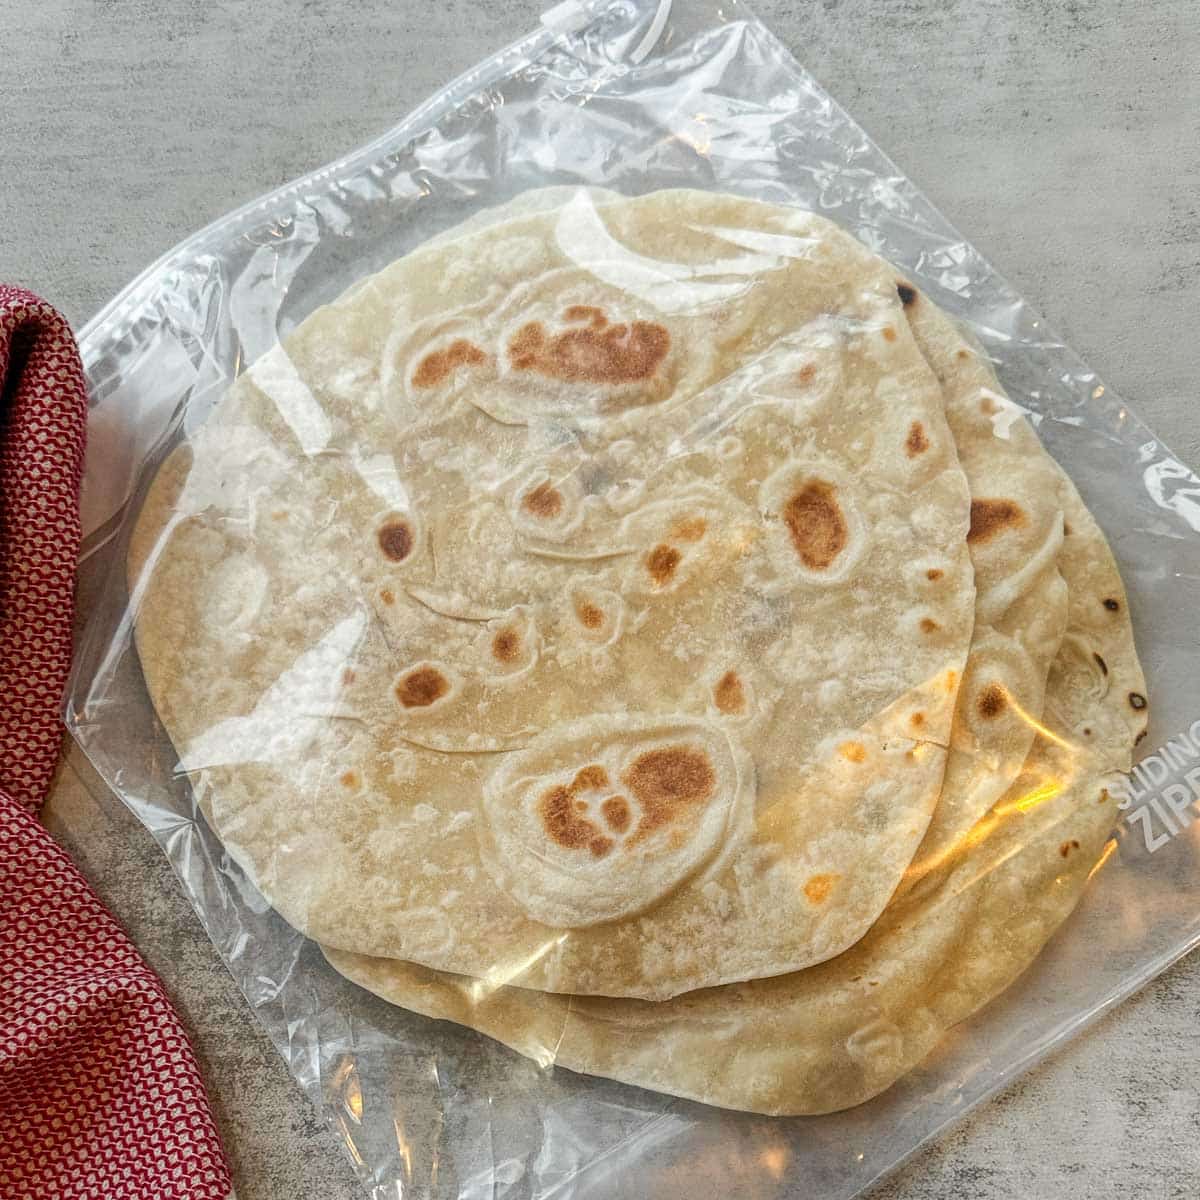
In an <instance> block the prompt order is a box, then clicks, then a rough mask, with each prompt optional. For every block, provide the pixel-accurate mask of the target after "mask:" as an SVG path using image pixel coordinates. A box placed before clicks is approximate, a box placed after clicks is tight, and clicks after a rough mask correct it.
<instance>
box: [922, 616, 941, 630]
mask: <svg viewBox="0 0 1200 1200" xmlns="http://www.w3.org/2000/svg"><path fill="white" fill-rule="evenodd" d="M940 628H941V626H940V625H939V624H938V623H937V622H936V621H934V620H931V619H930V618H929V617H922V618H921V632H922V633H937V631H938V630H939V629H940Z"/></svg>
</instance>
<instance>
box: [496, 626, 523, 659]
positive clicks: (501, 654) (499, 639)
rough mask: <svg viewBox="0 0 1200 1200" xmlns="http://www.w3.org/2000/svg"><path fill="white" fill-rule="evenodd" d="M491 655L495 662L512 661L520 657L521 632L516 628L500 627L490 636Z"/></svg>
mask: <svg viewBox="0 0 1200 1200" xmlns="http://www.w3.org/2000/svg"><path fill="white" fill-rule="evenodd" d="M492 655H493V656H494V657H495V659H496V661H497V662H502V663H514V662H516V661H517V659H518V658H520V657H521V634H520V632H519V631H518V630H516V629H501V630H500V632H499V633H497V634H496V636H495V637H494V638H492Z"/></svg>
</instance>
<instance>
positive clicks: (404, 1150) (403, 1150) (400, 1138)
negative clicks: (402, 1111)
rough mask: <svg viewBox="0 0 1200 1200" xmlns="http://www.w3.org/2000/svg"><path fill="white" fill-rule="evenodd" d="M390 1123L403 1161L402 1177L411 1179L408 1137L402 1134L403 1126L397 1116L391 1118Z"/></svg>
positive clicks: (410, 1152) (410, 1150)
mask: <svg viewBox="0 0 1200 1200" xmlns="http://www.w3.org/2000/svg"><path fill="white" fill-rule="evenodd" d="M392 1125H393V1126H394V1127H395V1130H396V1149H397V1150H398V1151H399V1152H400V1158H401V1159H402V1160H403V1162H404V1177H405V1179H412V1148H411V1147H410V1146H409V1144H408V1138H406V1137H405V1136H404V1127H403V1126H402V1125H401V1124H400V1120H399V1118H395V1119H393V1121H392ZM397 1183H399V1180H397Z"/></svg>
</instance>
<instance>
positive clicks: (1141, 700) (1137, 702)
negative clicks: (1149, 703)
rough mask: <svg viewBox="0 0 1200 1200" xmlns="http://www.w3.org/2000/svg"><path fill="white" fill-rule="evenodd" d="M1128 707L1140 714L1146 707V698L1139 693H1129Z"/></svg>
mask: <svg viewBox="0 0 1200 1200" xmlns="http://www.w3.org/2000/svg"><path fill="white" fill-rule="evenodd" d="M1129 707H1130V708H1134V709H1137V711H1138V712H1141V711H1142V709H1143V708H1145V707H1146V697H1145V696H1143V695H1142V693H1141V692H1130V693H1129Z"/></svg>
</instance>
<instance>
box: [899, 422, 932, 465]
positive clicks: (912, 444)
mask: <svg viewBox="0 0 1200 1200" xmlns="http://www.w3.org/2000/svg"><path fill="white" fill-rule="evenodd" d="M928 449H929V439H928V438H927V437H926V436H925V426H924V425H922V424H921V422H920V421H914V422H913V423H912V424H911V425H910V426H909V427H908V437H906V438H905V439H904V453H905V454H907V455H908V457H909V458H916V457H917V455H918V454H924V453H925V451H926V450H928Z"/></svg>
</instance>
